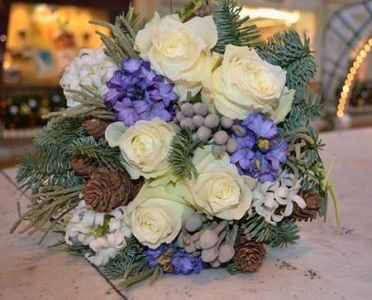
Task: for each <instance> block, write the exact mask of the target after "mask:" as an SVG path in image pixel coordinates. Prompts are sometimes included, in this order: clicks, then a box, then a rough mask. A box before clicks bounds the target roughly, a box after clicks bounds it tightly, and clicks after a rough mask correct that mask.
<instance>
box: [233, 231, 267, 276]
mask: <svg viewBox="0 0 372 300" xmlns="http://www.w3.org/2000/svg"><path fill="white" fill-rule="evenodd" d="M265 255H266V250H265V247H264V246H263V245H262V244H259V243H257V242H255V241H254V240H249V239H247V238H246V237H239V238H238V239H237V241H236V244H235V254H234V258H233V260H234V265H235V266H236V268H237V269H238V270H239V271H241V272H256V271H257V270H258V269H259V268H260V267H261V265H262V261H263V258H264V256H265Z"/></svg>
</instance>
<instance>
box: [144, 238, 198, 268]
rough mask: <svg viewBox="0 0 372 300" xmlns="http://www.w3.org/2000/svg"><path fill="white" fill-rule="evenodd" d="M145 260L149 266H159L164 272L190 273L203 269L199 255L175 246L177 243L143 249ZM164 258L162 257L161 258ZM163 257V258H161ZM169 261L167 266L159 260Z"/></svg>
mask: <svg viewBox="0 0 372 300" xmlns="http://www.w3.org/2000/svg"><path fill="white" fill-rule="evenodd" d="M145 254H146V260H147V263H148V265H149V266H150V267H156V266H161V267H163V270H164V272H167V273H173V274H185V275H187V274H191V273H200V271H201V270H202V269H203V261H202V259H201V257H196V256H194V255H192V254H190V253H186V252H185V251H183V250H181V249H178V248H177V243H172V244H170V245H166V244H162V245H161V246H159V247H158V248H156V249H147V250H146V251H145ZM164 257H165V258H166V259H163V258H164ZM162 259H163V260H162ZM164 261H169V264H168V263H167V268H164V267H165V266H164V265H162V263H161V262H163V263H164Z"/></svg>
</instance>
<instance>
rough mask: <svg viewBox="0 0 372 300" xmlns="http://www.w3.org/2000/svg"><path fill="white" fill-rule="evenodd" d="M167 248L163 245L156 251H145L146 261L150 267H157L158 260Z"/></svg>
mask: <svg viewBox="0 0 372 300" xmlns="http://www.w3.org/2000/svg"><path fill="white" fill-rule="evenodd" d="M168 249H169V247H168V246H167V245H165V244H163V245H161V246H159V247H158V248H156V249H147V250H146V252H145V253H146V260H147V263H148V264H149V266H150V267H155V266H157V265H158V260H159V258H160V257H161V256H162V255H163V254H165V252H167V250H168Z"/></svg>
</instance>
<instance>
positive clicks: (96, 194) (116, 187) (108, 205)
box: [83, 168, 139, 212]
mask: <svg viewBox="0 0 372 300" xmlns="http://www.w3.org/2000/svg"><path fill="white" fill-rule="evenodd" d="M138 190H139V188H138V187H137V186H136V187H135V186H134V184H133V181H132V179H131V178H130V176H129V174H128V173H126V172H125V173H123V172H119V171H118V170H115V169H112V168H99V169H97V170H96V172H94V173H93V174H92V175H91V177H90V179H89V180H88V182H87V184H86V185H85V187H84V189H83V196H84V200H85V202H86V204H87V205H89V206H91V207H92V208H93V209H94V210H96V211H98V212H110V211H111V210H113V209H114V208H116V207H118V206H121V205H125V204H127V203H128V202H129V201H131V200H132V199H133V198H134V197H135V196H136V195H137V192H136V191H138Z"/></svg>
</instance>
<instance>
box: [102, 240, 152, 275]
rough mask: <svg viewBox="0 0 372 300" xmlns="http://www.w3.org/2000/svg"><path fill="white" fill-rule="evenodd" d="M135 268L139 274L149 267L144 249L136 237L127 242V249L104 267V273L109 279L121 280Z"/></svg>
mask: <svg viewBox="0 0 372 300" xmlns="http://www.w3.org/2000/svg"><path fill="white" fill-rule="evenodd" d="M133 266H137V267H136V269H137V271H138V272H140V271H141V269H144V268H146V266H147V264H146V261H145V253H144V248H143V246H142V245H141V244H140V243H139V242H138V241H137V240H136V238H134V237H132V238H130V240H128V241H127V245H126V247H125V248H124V249H122V250H121V251H120V253H119V254H118V255H116V256H115V257H113V258H111V259H110V260H109V261H108V262H107V264H105V265H104V266H103V268H102V273H103V274H104V275H105V276H106V277H107V278H109V279H120V278H123V276H124V274H125V273H126V272H127V271H128V270H129V269H130V268H133ZM133 271H135V270H133Z"/></svg>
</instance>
